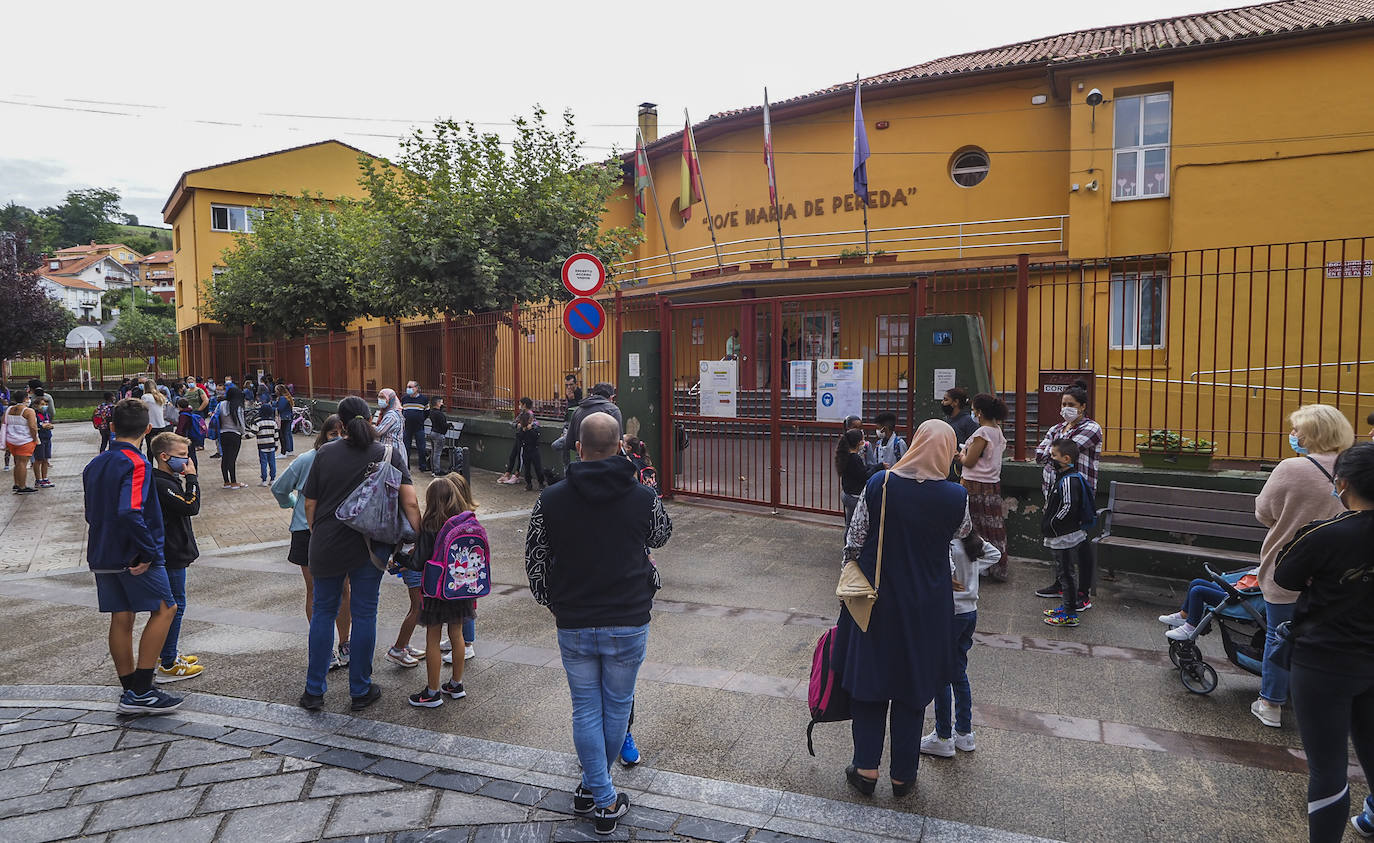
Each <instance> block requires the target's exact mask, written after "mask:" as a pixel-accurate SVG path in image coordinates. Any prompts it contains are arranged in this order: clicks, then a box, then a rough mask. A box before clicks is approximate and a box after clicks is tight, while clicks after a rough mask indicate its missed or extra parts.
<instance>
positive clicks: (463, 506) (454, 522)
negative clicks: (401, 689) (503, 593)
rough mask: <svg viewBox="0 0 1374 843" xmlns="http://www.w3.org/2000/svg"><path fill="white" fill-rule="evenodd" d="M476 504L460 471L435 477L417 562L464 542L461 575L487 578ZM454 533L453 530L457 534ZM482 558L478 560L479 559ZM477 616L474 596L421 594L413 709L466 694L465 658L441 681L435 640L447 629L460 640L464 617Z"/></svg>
mask: <svg viewBox="0 0 1374 843" xmlns="http://www.w3.org/2000/svg"><path fill="white" fill-rule="evenodd" d="M476 510H477V504H475V503H474V502H473V500H472V492H471V491H470V490H469V489H468V484H467V481H466V480H464V479H463V475H461V474H446V475H444V476H443V477H437V478H435V479H434V481H433V482H432V483H430V484H429V488H428V489H426V490H425V514H424V518H422V519H421V521H420V536H419V539H418V540H417V541H416V543H415V556H414V558H415V559H416V560H419V561H421V562H422V564H423V565H426V566H428V565H429V564H430V562H429V560H430V559H432V558H433V557H434V556H435V554H436V553H443V552H444V551H445V550H446V548H447V547H448V546H449V545H451V544H454V543H455V542H466V543H467V546H468V548H469V549H470V551H480V553H469V554H467V558H468V559H469V560H470V561H469V564H468V567H467V568H466V569H465V570H464V571H463V572H462V573H463V574H464V575H465V576H476V575H477V574H478V573H479V571H478V570H476V569H477V568H478V567H479V566H480V568H481V569H483V570H481V571H480V574H481V576H484V577H486V581H487V582H490V577H491V567H490V566H491V560H490V558H488V557H486V556H485V554H486V553H488V552H489V550H488V548H489V545H488V543H487V531H486V530H485V529H483V528H482V525H481V524H479V523H478V522H477V515H476ZM455 533H456V534H457V535H456V536H455ZM477 556H481V558H480V559H479V558H477ZM476 617H477V599H476V598H475V597H460V598H457V599H446V598H442V597H429V596H426V597H425V598H424V601H423V604H422V606H421V609H420V624H421V625H422V626H423V627H424V628H425V687H424V688H422V689H421V690H420V691H419V692H418V693H415V694H411V695H410V704H411V705H413V706H415V707H416V708H438V707H439V706H441V705H443V704H444V695H445V694H447V695H448V696H449V698H451V699H455V700H457V699H462V698H463V697H465V696H467V691H465V690H463V664H464V662H465V661H466V660H465V659H452V662H451V663H452V665H453V673H452V678H451V679H450V680H449V681H448V682H445V683H443V684H442V685H440V684H439V674H440V672H441V671H442V668H443V664H444V659H443V657H442V654H441V653H440V649H439V639H440V638H441V637H442V636H443V634H444V628H445V627H447V628H448V634H449V638H450V640H453V641H461V640H462V634H463V630H462V625H463V622H464V621H465V620H467V619H468V618H476Z"/></svg>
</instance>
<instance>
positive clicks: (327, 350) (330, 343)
mask: <svg viewBox="0 0 1374 843" xmlns="http://www.w3.org/2000/svg"><path fill="white" fill-rule="evenodd" d="M310 362H312V363H313V362H315V361H313V360H312V361H310ZM324 390H325V395H327V396H328V397H330V398H333V397H334V332H333V331H328V332H326V333H325V335H324Z"/></svg>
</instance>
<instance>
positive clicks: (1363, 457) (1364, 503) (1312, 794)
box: [1273, 443, 1374, 841]
mask: <svg viewBox="0 0 1374 843" xmlns="http://www.w3.org/2000/svg"><path fill="white" fill-rule="evenodd" d="M1335 476H1336V480H1335V489H1336V492H1338V493H1339V495H1340V498H1339V499H1340V502H1341V504H1342V505H1343V506H1344V507H1345V508H1346V509H1347V510H1349V511H1348V512H1345V513H1343V514H1341V515H1338V516H1336V517H1335V518H1332V519H1331V520H1329V521H1323V522H1319V523H1316V524H1309V525H1307V526H1305V527H1301V528H1299V530H1298V532H1297V537H1296V538H1295V539H1294V540H1293V542H1292V544H1289V545H1288V546H1287V547H1285V548H1284V549H1283V551H1282V552H1281V553H1280V554H1279V559H1278V562H1277V563H1276V564H1275V570H1274V577H1273V578H1274V581H1275V582H1276V583H1277V584H1278V585H1279V586H1280V587H1282V588H1288V589H1292V590H1294V591H1297V592H1301V596H1300V597H1299V598H1298V602H1297V608H1296V610H1295V611H1294V613H1293V623H1292V636H1293V645H1292V646H1293V650H1292V677H1291V680H1290V683H1289V684H1290V687H1291V688H1292V691H1293V710H1294V712H1296V714H1297V718H1298V733H1299V734H1300V735H1301V736H1302V747H1303V750H1304V751H1305V752H1306V753H1307V833H1308V839H1309V840H1312V841H1338V840H1340V839H1341V833H1342V832H1343V831H1344V830H1345V818H1346V816H1347V815H1348V813H1349V811H1350V787H1349V785H1348V784H1347V779H1346V771H1347V765H1348V764H1349V758H1348V755H1347V749H1346V746H1347V743H1346V742H1347V741H1348V740H1350V741H1353V742H1354V744H1355V754H1356V756H1358V757H1359V759H1360V765H1361V767H1362V768H1363V769H1364V774H1365V778H1366V779H1368V778H1370V776H1371V775H1374V613H1371V612H1370V611H1369V605H1370V600H1371V598H1374V444H1369V443H1362V444H1359V445H1356V446H1355V447H1353V448H1350V449H1348V450H1346V451H1343V452H1342V453H1341V455H1340V456H1339V457H1337V459H1336V466H1335ZM1351 824H1352V825H1354V826H1355V830H1356V831H1358V832H1359V833H1360V834H1361V835H1362V836H1364V837H1370V836H1374V797H1371V798H1366V799H1365V803H1364V810H1363V811H1362V812H1361V813H1360V814H1359V815H1358V816H1356V817H1355V818H1354V819H1353V820H1351Z"/></svg>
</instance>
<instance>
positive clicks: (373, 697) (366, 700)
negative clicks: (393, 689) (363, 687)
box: [349, 684, 382, 711]
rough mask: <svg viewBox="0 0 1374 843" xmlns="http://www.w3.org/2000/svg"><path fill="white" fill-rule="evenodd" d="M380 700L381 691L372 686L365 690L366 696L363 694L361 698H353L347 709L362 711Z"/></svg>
mask: <svg viewBox="0 0 1374 843" xmlns="http://www.w3.org/2000/svg"><path fill="white" fill-rule="evenodd" d="M381 698H382V689H381V688H378V687H377V686H376V685H375V684H374V685H373V686H372V687H370V688H368V689H367V693H366V694H363V695H362V696H361V697H354V698H353V702H352V703H351V704H350V705H349V708H351V709H353V710H354V711H362V710H363V709H365V708H367V707H368V706H370V705H372V704H373V703H375V702H376V701H377V700H379V699H381Z"/></svg>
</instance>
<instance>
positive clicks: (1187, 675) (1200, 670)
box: [1178, 662, 1217, 694]
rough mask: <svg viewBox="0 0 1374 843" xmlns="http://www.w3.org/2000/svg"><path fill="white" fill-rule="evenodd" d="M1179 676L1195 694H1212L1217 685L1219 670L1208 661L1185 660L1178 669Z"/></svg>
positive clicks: (1184, 684) (1184, 685) (1185, 685)
mask: <svg viewBox="0 0 1374 843" xmlns="http://www.w3.org/2000/svg"><path fill="white" fill-rule="evenodd" d="M1178 678H1179V680H1180V681H1181V682H1183V687H1185V688H1187V689H1188V690H1189V691H1192V692H1193V693H1194V694H1210V693H1212V691H1214V690H1216V687H1217V672H1216V671H1215V670H1213V669H1212V666H1211V665H1210V664H1207V663H1206V662H1185V663H1184V664H1183V665H1182V666H1181V667H1180V668H1179V669H1178Z"/></svg>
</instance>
